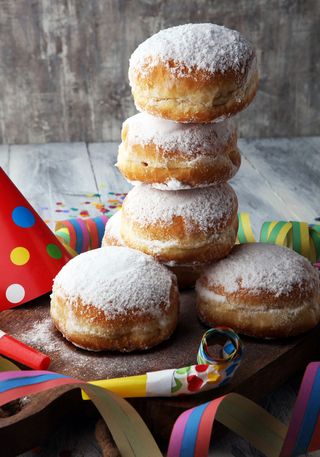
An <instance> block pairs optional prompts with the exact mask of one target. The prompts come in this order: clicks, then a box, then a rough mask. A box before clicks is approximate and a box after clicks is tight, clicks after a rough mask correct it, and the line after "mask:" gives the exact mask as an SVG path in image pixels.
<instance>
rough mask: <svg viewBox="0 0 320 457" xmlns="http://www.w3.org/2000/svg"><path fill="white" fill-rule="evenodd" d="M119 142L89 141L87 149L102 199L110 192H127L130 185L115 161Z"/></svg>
mask: <svg viewBox="0 0 320 457" xmlns="http://www.w3.org/2000/svg"><path fill="white" fill-rule="evenodd" d="M118 147H119V143H89V145H88V150H89V155H90V160H91V164H92V168H93V171H94V174H95V177H96V183H97V187H98V189H99V193H100V194H101V196H102V200H103V199H105V198H106V197H107V193H108V192H109V191H111V192H128V191H129V190H130V189H131V188H132V185H131V184H129V183H128V182H127V181H126V180H125V179H124V178H123V177H122V175H121V173H120V172H119V170H118V169H117V167H115V163H116V161H117V154H118Z"/></svg>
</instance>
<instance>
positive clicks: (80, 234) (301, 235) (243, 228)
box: [55, 212, 320, 263]
mask: <svg viewBox="0 0 320 457" xmlns="http://www.w3.org/2000/svg"><path fill="white" fill-rule="evenodd" d="M108 219H109V218H108V217H107V216H101V217H95V218H88V219H80V218H77V219H70V220H67V221H59V222H57V223H56V228H55V230H56V231H55V234H56V236H57V237H58V238H59V240H60V241H61V242H62V243H63V244H64V246H65V247H66V249H67V250H68V251H69V253H71V254H72V255H73V256H75V255H77V254H80V253H81V252H85V251H86V250H88V249H95V248H98V247H100V246H101V240H102V237H103V232H104V228H105V224H106V223H107V221H108ZM238 220H239V228H238V236H237V242H238V243H255V242H256V239H255V236H254V234H253V230H252V226H251V219H250V215H249V213H245V212H241V213H239V214H238ZM259 241H260V242H261V243H272V244H278V245H280V246H287V247H289V248H291V249H293V250H294V251H296V252H298V253H299V254H301V255H303V256H305V257H307V258H308V259H309V260H310V261H311V262H313V263H314V262H316V260H317V259H320V224H307V223H306V222H298V221H267V222H264V223H263V224H262V227H261V230H260V239H259Z"/></svg>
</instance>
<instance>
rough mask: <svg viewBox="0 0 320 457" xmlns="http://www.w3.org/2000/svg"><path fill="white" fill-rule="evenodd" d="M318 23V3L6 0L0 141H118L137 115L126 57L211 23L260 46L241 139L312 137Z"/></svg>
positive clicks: (0, 47)
mask: <svg viewBox="0 0 320 457" xmlns="http://www.w3.org/2000/svg"><path fill="white" fill-rule="evenodd" d="M22 18H23V19H22ZM141 18H143V20H142V19H141ZM319 20H320V8H319V2H318V1H317V0H309V1H308V2H304V1H303V0H296V1H282V2H279V1H278V0H260V1H258V2H249V1H248V0H229V1H227V2H221V1H218V0H214V1H210V2H208V1H207V0H194V1H192V2H185V3H184V5H183V8H181V6H180V3H179V2H169V1H160V0H157V1H153V2H151V1H137V2H134V7H133V4H132V1H129V0H124V1H121V2H120V1H111V0H108V1H103V0H96V1H91V2H81V1H78V0H68V2H66V1H65V0H56V1H55V2H50V1H49V0H36V1H32V2H27V1H17V2H14V1H9V0H3V1H2V2H1V17H0V54H1V65H0V80H1V82H2V86H1V88H2V91H1V99H0V142H2V143H4V142H7V143H33V142H43V143H45V142H49V141H80V140H85V141H106V140H113V141H117V140H118V138H119V131H120V125H121V122H122V121H123V120H124V119H125V118H127V117H128V116H130V115H132V114H133V113H134V105H133V100H132V97H131V94H130V88H129V84H128V78H127V72H128V59H129V56H130V54H131V52H132V51H133V50H134V49H135V47H136V46H137V45H138V44H139V43H141V42H142V41H143V40H145V39H146V38H147V37H149V36H150V35H152V34H153V33H155V32H157V31H158V30H160V29H161V28H165V27H169V26H172V25H178V24H183V23H187V22H210V21H213V22H216V23H218V24H224V25H226V26H228V27H232V28H235V29H238V30H239V31H241V32H242V33H244V34H245V35H246V36H247V37H248V39H250V40H251V41H252V42H253V43H254V45H255V46H256V48H257V54H258V58H259V61H260V68H261V83H260V90H259V93H258V95H257V98H256V100H255V102H254V103H253V104H252V105H251V106H250V107H249V108H248V109H247V110H246V111H245V112H244V113H243V114H241V116H240V117H239V119H240V132H241V134H242V135H243V136H246V137H270V136H283V135H286V136H292V135H309V134H317V133H318V134H319V125H320V111H319V109H318V108H319V104H320V99H319V97H320V91H319V77H318V68H317V65H316V64H315V63H317V62H319V60H320V56H319V51H320V48H319V46H318V43H319V34H320V29H319V26H318V24H319ZM84 24H85V26H84ZM279 24H281V26H279ZM288 75H290V77H288ZM306 81H307V83H306Z"/></svg>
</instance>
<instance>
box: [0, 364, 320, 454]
mask: <svg viewBox="0 0 320 457" xmlns="http://www.w3.org/2000/svg"><path fill="white" fill-rule="evenodd" d="M0 363H1V360H0ZM0 366H1V365H0ZM61 385H75V387H81V389H82V390H84V391H85V392H86V394H87V395H88V396H89V397H90V398H91V400H92V401H93V403H94V404H95V406H96V407H97V408H98V410H99V412H100V413H101V415H102V417H103V418H104V420H105V421H106V424H107V426H108V427H109V429H110V431H111V433H112V435H113V438H114V440H115V442H116V444H117V446H118V449H119V451H120V453H121V455H123V456H139V457H144V456H145V457H151V456H155V457H157V456H158V457H159V456H161V455H162V454H161V453H160V451H159V448H158V447H157V445H156V443H155V442H154V439H153V438H152V436H151V434H150V432H149V431H148V429H147V427H146V425H145V424H144V422H143V421H142V419H141V417H140V416H139V415H138V414H137V413H136V411H135V410H134V409H133V408H132V407H131V406H130V405H129V404H128V403H127V402H126V401H125V400H123V399H122V398H120V397H118V396H116V395H115V394H113V393H112V392H110V391H106V390H105V389H102V388H100V387H99V386H95V385H90V384H88V383H84V382H82V381H79V380H76V379H73V378H69V377H67V376H64V375H60V374H57V373H53V372H50V371H6V372H3V373H0V406H2V405H4V404H5V403H8V402H9V401H12V400H16V399H18V398H20V397H22V396H26V395H31V394H35V393H39V392H43V391H46V390H48V389H52V388H54V387H58V386H61ZM319 417H320V362H313V363H310V364H309V365H308V367H307V369H306V371H305V374H304V377H303V380H302V384H301V387H300V390H299V394H298V397H297V400H296V403H295V406H294V409H293V414H292V417H291V421H290V424H289V427H286V426H285V425H284V424H283V423H282V422H281V421H279V420H278V419H276V418H275V417H273V416H272V415H271V414H270V413H268V412H267V411H265V410H264V409H263V408H261V407H260V406H258V405H256V404H255V403H254V402H252V401H251V400H248V399H247V398H245V397H243V396H241V395H238V394H235V393H230V394H227V395H225V396H223V397H220V398H217V399H215V400H213V401H211V402H208V403H204V404H202V405H200V406H197V407H195V408H192V409H189V410H187V411H185V412H183V413H182V414H181V415H180V416H179V418H178V419H177V421H176V422H175V425H174V427H173V430H172V433H171V437H170V442H169V448H168V453H167V457H206V456H207V455H208V452H209V446H210V440H211V434H212V428H213V426H214V424H215V422H216V421H218V422H220V423H222V424H224V425H225V426H226V427H228V428H229V429H230V430H232V431H234V432H235V433H237V434H238V435H239V436H241V437H243V438H244V439H246V440H248V441H249V442H250V443H251V444H252V445H253V446H254V447H255V448H257V449H258V450H259V451H261V452H263V453H264V455H266V456H267V457H297V456H299V455H302V454H305V453H307V452H313V451H315V450H318V449H320V419H319Z"/></svg>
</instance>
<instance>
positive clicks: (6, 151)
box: [0, 144, 9, 173]
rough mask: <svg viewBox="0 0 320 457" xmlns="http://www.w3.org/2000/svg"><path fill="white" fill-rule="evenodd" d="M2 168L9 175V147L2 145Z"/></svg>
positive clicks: (0, 155) (0, 162)
mask: <svg viewBox="0 0 320 457" xmlns="http://www.w3.org/2000/svg"><path fill="white" fill-rule="evenodd" d="M0 167H1V168H3V169H4V171H5V172H6V173H7V172H8V168H9V146H8V145H7V144H3V145H0Z"/></svg>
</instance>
